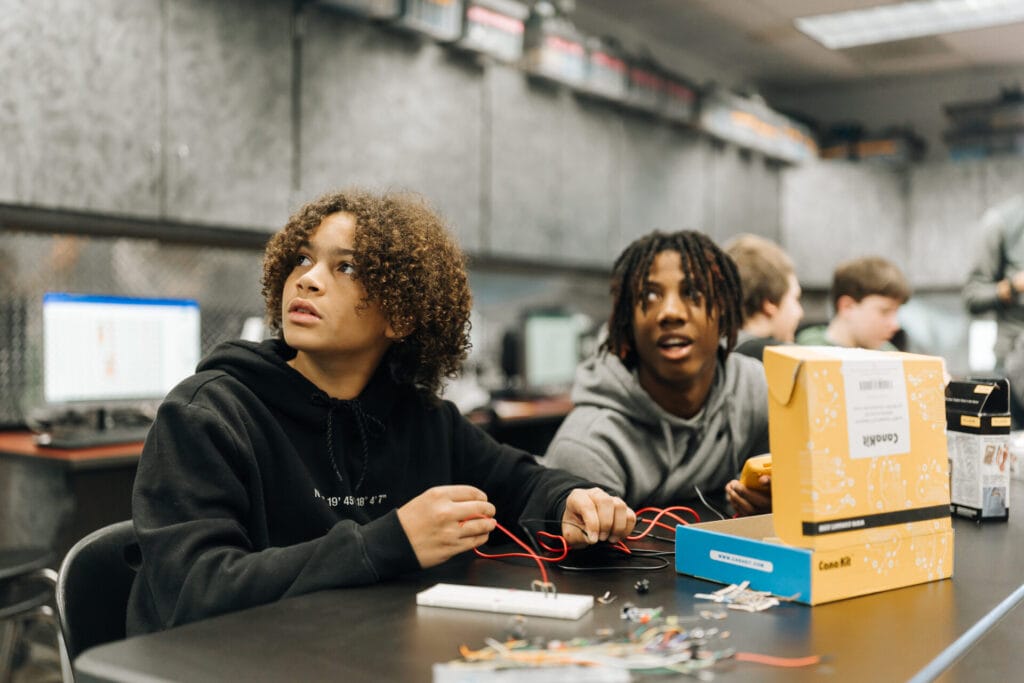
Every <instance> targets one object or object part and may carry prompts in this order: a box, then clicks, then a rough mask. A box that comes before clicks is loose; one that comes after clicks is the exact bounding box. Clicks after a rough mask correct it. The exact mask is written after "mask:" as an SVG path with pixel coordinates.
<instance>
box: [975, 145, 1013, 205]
mask: <svg viewBox="0 0 1024 683" xmlns="http://www.w3.org/2000/svg"><path fill="white" fill-rule="evenodd" d="M984 183H985V192H984V201H985V204H984V207H983V209H982V211H979V212H978V214H977V215H976V216H975V220H977V219H978V218H980V217H981V214H982V212H983V211H984V209H986V208H988V207H990V206H993V205H995V204H999V203H1000V202H1004V201H1006V200H1007V199H1009V198H1010V197H1013V196H1014V195H1018V194H1020V193H1022V192H1024V157H1021V156H1002V157H992V158H991V159H988V160H986V162H985V179H984Z"/></svg>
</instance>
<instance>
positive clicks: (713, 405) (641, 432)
mask: <svg viewBox="0 0 1024 683" xmlns="http://www.w3.org/2000/svg"><path fill="white" fill-rule="evenodd" d="M740 292H741V290H740V280H739V275H738V274H737V271H736V265H735V264H734V263H733V262H732V259H730V258H729V257H728V256H727V255H726V254H725V253H724V252H723V251H722V250H721V249H720V248H719V247H718V246H717V245H716V244H715V243H714V242H712V241H711V239H710V238H708V236H707V235H704V234H703V233H699V232H695V231H690V230H685V231H680V232H674V233H668V234H666V233H661V232H652V233H650V234H648V235H645V236H644V237H641V238H639V239H637V240H635V241H634V242H633V243H632V244H630V245H629V246H628V247H626V249H625V251H623V252H622V254H621V255H620V256H619V258H618V259H617V260H616V261H615V265H614V267H613V269H612V282H611V293H612V311H611V315H610V317H609V320H608V338H607V339H606V340H605V342H604V343H603V344H602V346H601V348H600V349H599V350H598V352H597V353H596V354H595V355H594V356H592V357H591V358H589V359H587V360H586V361H584V362H583V363H582V364H581V365H580V367H579V368H578V369H577V371H576V382H575V385H574V386H573V389H572V399H573V402H574V403H575V404H576V407H575V408H574V409H573V411H572V412H571V413H569V416H568V417H567V418H566V419H565V422H563V423H562V425H561V427H560V428H559V430H558V432H557V433H556V434H555V438H554V440H553V441H552V442H551V445H550V446H549V448H548V452H547V456H546V457H545V461H546V463H547V464H548V465H550V466H552V467H560V468H562V469H565V470H568V471H569V472H573V473H575V474H578V475H580V476H586V477H587V478H588V479H591V480H593V481H595V482H597V483H598V484H599V485H601V486H602V487H604V488H605V489H606V490H608V491H610V492H612V493H614V494H616V495H619V496H622V497H623V498H624V499H625V501H626V503H627V504H628V505H630V506H633V507H636V508H639V507H644V506H648V505H651V506H656V507H666V506H669V505H689V506H691V507H696V506H702V505H706V507H708V508H711V509H712V510H713V511H718V510H719V508H720V507H722V506H724V503H725V502H726V498H727V499H728V502H729V503H731V504H732V507H733V509H734V510H735V511H736V512H737V513H739V514H754V513H757V512H767V511H768V510H770V509H771V498H770V494H769V493H768V492H767V491H756V490H753V489H751V488H748V487H746V486H744V485H743V484H741V483H740V482H739V481H738V480H737V479H736V477H737V475H738V474H739V473H740V470H741V469H742V467H743V463H744V462H745V461H746V460H747V459H748V458H750V457H751V456H754V455H758V454H761V453H764V452H766V451H767V450H768V387H767V382H766V380H765V375H764V368H763V366H762V365H761V363H759V362H758V361H756V360H754V359H753V358H750V357H747V356H741V355H738V354H734V353H730V351H731V350H732V348H733V346H734V345H735V344H736V335H737V332H738V330H739V328H740V325H741V323H742V320H743V315H742V310H741V303H740V302H741V294H740ZM761 483H762V484H763V485H765V486H767V485H768V483H769V482H768V480H767V477H766V478H765V480H764V481H762V482H761ZM719 514H721V513H719Z"/></svg>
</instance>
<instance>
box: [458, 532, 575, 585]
mask: <svg viewBox="0 0 1024 683" xmlns="http://www.w3.org/2000/svg"><path fill="white" fill-rule="evenodd" d="M473 517H479V518H481V519H488V518H487V517H486V516H485V515H473ZM467 519H472V517H470V518H467ZM462 521H463V522H465V521H466V520H462ZM461 523H462V522H460V524H461ZM494 526H495V527H496V528H497V529H498V530H500V531H502V532H503V533H504V534H505V535H506V536H508V537H509V538H511V539H512V540H513V541H515V543H516V545H518V546H519V547H520V548H522V549H523V550H525V551H526V552H524V553H497V554H491V553H485V552H483V551H481V550H480V549H479V548H473V552H475V553H476V554H477V555H479V556H480V557H483V558H486V559H489V560H500V559H503V558H507V557H525V558H528V559H531V560H533V561H534V562H536V563H537V566H538V567H540V576H541V580H542V581H543V582H544V583H548V570H547V569H546V568H545V567H544V563H545V562H561V561H562V560H564V559H565V558H566V557H568V555H569V544H568V542H567V541H566V540H565V538H564V537H562V536H558V535H556V534H549V533H548V532H546V531H538V532H537V535H538V536H544V537H546V538H557V539H558V540H560V541H561V542H562V549H561V551H559V550H558V549H557V548H554V547H552V546H549V545H547V544H545V543H541V544H540V545H541V547H542V548H544V549H545V550H548V551H550V552H558V553H559V555H558V556H557V557H542V556H540V555H538V554H537V553H536V552H534V551H533V548H531V547H530V546H528V545H526V544H525V543H523V542H522V541H520V540H519V537H518V536H516V535H515V534H513V533H512V532H510V531H509V530H508V529H506V528H505V527H503V526H502V525H500V524H498V523H497V522H495V523H494Z"/></svg>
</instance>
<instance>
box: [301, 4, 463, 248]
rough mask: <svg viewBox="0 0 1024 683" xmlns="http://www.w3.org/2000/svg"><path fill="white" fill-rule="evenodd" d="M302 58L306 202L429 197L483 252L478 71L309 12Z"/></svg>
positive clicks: (357, 24) (429, 49)
mask: <svg viewBox="0 0 1024 683" xmlns="http://www.w3.org/2000/svg"><path fill="white" fill-rule="evenodd" d="M306 26H307V29H306V30H307V36H306V41H305V44H304V48H303V58H302V69H303V70H302V79H303V88H302V105H301V106H302V133H301V138H302V139H301V145H300V149H301V151H300V154H301V179H302V180H301V185H302V190H301V193H300V197H301V198H302V199H309V198H312V197H313V196H315V195H317V194H320V193H321V192H324V191H328V190H332V189H337V188H340V187H344V186H347V185H362V186H367V187H371V188H376V189H410V190H415V191H418V192H422V193H423V194H424V195H425V196H426V197H427V198H428V199H429V200H430V201H431V202H432V203H434V205H435V206H437V207H438V209H440V211H441V212H442V213H444V214H445V216H446V217H447V218H448V219H449V220H450V221H451V223H452V225H453V228H454V230H455V232H456V234H457V235H458V237H459V240H460V242H461V243H462V245H463V247H465V248H467V249H475V248H476V247H478V245H479V225H480V177H481V173H480V168H481V165H480V164H481V162H480V157H481V150H480V140H481V119H482V117H481V106H482V102H481V97H482V79H481V78H480V75H481V72H480V70H479V68H478V67H476V66H474V65H472V64H470V63H469V62H466V61H463V60H459V59H456V58H453V57H452V55H451V54H450V53H449V52H448V51H446V50H445V49H444V48H442V47H441V46H439V45H437V44H434V43H430V42H427V41H423V40H420V39H418V38H417V37H415V36H410V35H405V34H400V33H396V32H391V31H381V30H380V29H378V28H376V27H375V26H374V25H372V24H368V23H366V22H362V21H359V20H357V19H353V18H349V17H346V16H345V15H341V14H337V13H333V12H327V11H323V10H315V9H312V10H310V13H309V21H308V22H307V24H306Z"/></svg>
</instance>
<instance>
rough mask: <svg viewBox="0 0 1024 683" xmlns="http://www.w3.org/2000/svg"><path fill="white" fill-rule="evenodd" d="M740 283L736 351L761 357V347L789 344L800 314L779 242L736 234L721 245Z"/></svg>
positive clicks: (797, 292)
mask: <svg viewBox="0 0 1024 683" xmlns="http://www.w3.org/2000/svg"><path fill="white" fill-rule="evenodd" d="M725 253H726V254H728V255H729V256H730V257H731V258H732V260H733V261H734V262H735V263H736V270H737V271H739V274H740V283H741V284H742V285H743V327H742V328H741V329H740V332H739V335H738V336H737V337H736V348H735V349H733V351H735V352H736V353H742V354H743V355H745V356H750V357H751V358H756V359H758V360H763V359H764V347H766V346H773V345H775V344H792V343H793V340H794V338H795V336H796V328H797V325H799V324H800V319H801V318H803V316H804V309H803V306H801V305H800V282H799V281H797V279H796V272H794V270H793V261H792V260H790V258H789V256H787V255H786V252H784V251H782V248H781V247H779V245H777V244H775V243H774V242H772V241H771V240H768V239H765V238H764V237H759V236H757V235H740V236H739V237H736V238H734V239H732V240H730V241H729V242H728V243H727V244H726V245H725Z"/></svg>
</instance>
